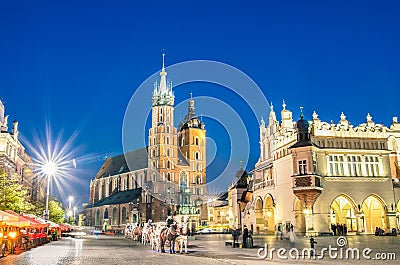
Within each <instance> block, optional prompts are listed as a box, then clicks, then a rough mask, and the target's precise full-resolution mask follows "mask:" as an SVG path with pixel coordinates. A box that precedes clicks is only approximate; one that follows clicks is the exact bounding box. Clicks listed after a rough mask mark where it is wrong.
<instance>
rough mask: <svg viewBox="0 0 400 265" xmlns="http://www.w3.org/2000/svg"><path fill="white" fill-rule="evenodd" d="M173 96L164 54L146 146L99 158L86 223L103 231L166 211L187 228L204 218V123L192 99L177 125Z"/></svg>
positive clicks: (156, 218) (159, 218)
mask: <svg viewBox="0 0 400 265" xmlns="http://www.w3.org/2000/svg"><path fill="white" fill-rule="evenodd" d="M174 99H175V96H174V93H173V91H172V85H171V83H169V82H168V81H167V72H166V71H165V67H164V55H163V64H162V69H161V72H160V80H159V82H158V83H157V82H156V83H155V85H154V90H153V94H152V117H151V128H150V129H149V132H148V146H147V147H146V148H143V149H139V150H136V151H132V152H129V153H126V154H122V155H119V156H116V157H112V158H108V159H107V160H106V161H105V162H104V164H103V166H102V167H101V169H100V170H99V172H98V173H97V175H96V176H95V178H94V179H93V180H92V181H91V183H90V205H89V206H88V208H87V210H86V215H87V224H89V225H95V226H97V227H102V228H103V229H107V228H109V227H110V226H111V227H114V226H119V227H120V226H121V225H124V224H126V223H130V222H146V221H147V220H149V219H151V220H153V221H165V219H166V218H167V216H168V215H185V216H187V217H188V220H189V222H191V223H192V227H196V226H197V225H200V224H201V223H202V222H203V221H205V220H207V209H206V207H205V206H204V203H203V202H204V198H205V196H206V130H205V125H204V123H203V122H202V121H200V120H199V119H198V118H197V116H196V115H195V107H194V100H193V99H192V97H191V98H190V99H189V104H188V113H187V115H186V117H185V119H184V121H183V122H180V123H179V125H178V127H176V126H175V125H174V110H175V108H174ZM121 193H124V194H123V196H121ZM110 212H112V213H113V214H112V215H110ZM114 213H115V214H114Z"/></svg>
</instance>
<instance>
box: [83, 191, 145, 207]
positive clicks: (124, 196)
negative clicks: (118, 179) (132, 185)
mask: <svg viewBox="0 0 400 265" xmlns="http://www.w3.org/2000/svg"><path fill="white" fill-rule="evenodd" d="M141 194H142V188H137V189H133V190H124V191H120V192H117V193H115V194H113V195H111V196H109V197H105V198H103V199H102V200H100V201H98V202H95V203H94V204H92V205H89V206H88V207H87V208H93V207H99V206H103V205H115V204H123V203H129V202H132V201H134V200H136V199H137V198H139V197H140V195H141Z"/></svg>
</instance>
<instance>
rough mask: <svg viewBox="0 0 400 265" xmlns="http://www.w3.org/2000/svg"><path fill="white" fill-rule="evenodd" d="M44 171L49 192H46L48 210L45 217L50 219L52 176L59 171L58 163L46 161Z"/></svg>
mask: <svg viewBox="0 0 400 265" xmlns="http://www.w3.org/2000/svg"><path fill="white" fill-rule="evenodd" d="M42 172H43V173H44V174H45V175H46V177H47V192H46V210H45V212H44V219H45V220H49V196H50V180H51V177H52V176H54V174H55V173H56V172H57V165H56V163H54V162H52V161H48V162H46V163H45V164H44V165H43V166H42Z"/></svg>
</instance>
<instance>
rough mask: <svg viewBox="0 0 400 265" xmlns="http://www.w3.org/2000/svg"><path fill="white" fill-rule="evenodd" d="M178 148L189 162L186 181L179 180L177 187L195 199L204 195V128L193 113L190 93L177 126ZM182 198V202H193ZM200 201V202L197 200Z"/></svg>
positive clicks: (193, 108)
mask: <svg viewBox="0 0 400 265" xmlns="http://www.w3.org/2000/svg"><path fill="white" fill-rule="evenodd" d="M178 130H179V133H178V141H179V149H180V152H181V153H182V154H183V156H184V157H185V158H186V161H187V162H188V164H189V168H190V171H188V180H187V183H183V182H182V181H180V185H179V187H180V188H179V189H180V191H181V192H184V191H185V189H187V188H189V190H186V191H187V192H190V194H191V195H192V196H190V197H191V200H197V198H201V197H202V196H204V195H206V190H205V184H206V130H205V125H204V123H203V122H202V121H200V120H199V119H198V118H197V116H196V114H195V107H194V100H193V98H192V94H190V99H189V105H188V113H187V115H186V116H185V119H184V123H183V124H182V123H181V124H179V127H178ZM188 199H189V197H185V196H184V198H183V201H184V202H187V203H195V204H196V202H195V201H192V202H191V200H188ZM198 203H200V202H198Z"/></svg>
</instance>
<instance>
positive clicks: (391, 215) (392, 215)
mask: <svg viewBox="0 0 400 265" xmlns="http://www.w3.org/2000/svg"><path fill="white" fill-rule="evenodd" d="M386 219H387V224H386V227H387V231H386V232H388V231H389V230H390V231H391V230H392V228H397V226H398V224H397V219H396V212H387V213H386Z"/></svg>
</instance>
